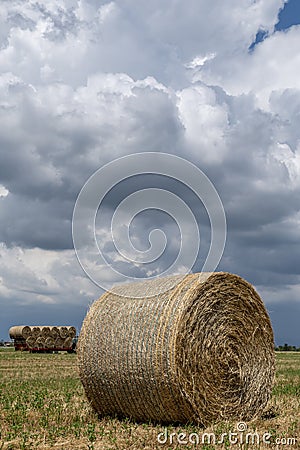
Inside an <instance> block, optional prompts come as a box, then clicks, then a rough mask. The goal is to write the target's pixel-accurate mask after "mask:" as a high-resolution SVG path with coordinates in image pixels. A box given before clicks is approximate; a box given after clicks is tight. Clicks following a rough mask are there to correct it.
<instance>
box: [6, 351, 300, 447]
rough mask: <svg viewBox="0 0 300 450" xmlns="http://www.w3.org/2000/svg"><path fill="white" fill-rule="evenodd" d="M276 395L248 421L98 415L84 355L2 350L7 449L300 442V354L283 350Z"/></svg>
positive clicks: (284, 444)
mask: <svg viewBox="0 0 300 450" xmlns="http://www.w3.org/2000/svg"><path fill="white" fill-rule="evenodd" d="M276 359H277V371H276V381H275V385H274V389H273V394H272V398H271V400H270V403H269V405H268V407H267V408H266V411H265V412H264V414H263V415H262V416H261V417H259V418H258V419H256V420H253V421H251V422H248V423H243V422H241V423H236V422H221V423H216V424H214V425H213V426H211V427H210V428H208V429H203V428H201V427H197V426H195V425H180V426H177V425H175V424H174V425H168V426H167V427H165V426H163V425H155V424H151V423H136V422H132V421H130V419H125V420H119V419H117V418H110V417H106V418H98V417H97V415H96V414H95V413H94V412H93V410H92V409H91V407H90V405H89V403H88V401H87V399H86V397H85V395H84V391H83V387H82V385H81V382H80V379H79V375H78V372H77V366H76V355H75V354H67V353H59V354H29V353H27V352H15V351H14V350H13V349H3V350H0V450H8V449H10V450H12V449H56V450H59V449H64V450H73V449H90V450H93V449H94V450H98V449H99V450H100V449H101V450H102V449H103V450H110V449H111V450H112V449H124V450H125V449H126V450H141V449H149V450H150V449H164V450H166V449H202V450H214V449H219V448H220V449H221V448H224V449H260V450H263V449H281V448H292V449H294V448H295V449H296V448H300V352H294V353H293V352H282V353H280V352H278V353H277V354H276Z"/></svg>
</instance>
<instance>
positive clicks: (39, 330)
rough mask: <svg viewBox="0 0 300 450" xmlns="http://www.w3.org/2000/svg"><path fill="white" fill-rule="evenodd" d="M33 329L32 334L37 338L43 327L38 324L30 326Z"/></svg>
mask: <svg viewBox="0 0 300 450" xmlns="http://www.w3.org/2000/svg"><path fill="white" fill-rule="evenodd" d="M30 329H31V336H33V337H34V338H37V337H38V336H40V334H41V328H40V327H38V326H34V327H30Z"/></svg>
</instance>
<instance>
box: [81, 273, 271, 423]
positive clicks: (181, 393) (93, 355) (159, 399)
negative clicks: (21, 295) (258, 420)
mask: <svg viewBox="0 0 300 450" xmlns="http://www.w3.org/2000/svg"><path fill="white" fill-rule="evenodd" d="M175 281H176V282H177V283H178V284H177V285H175V286H174V283H175ZM169 287H170V288H171V289H170V290H168V288H169ZM158 290H160V292H161V293H160V294H158V295H153V292H157V291H158ZM113 291H114V292H113V293H112V292H107V293H106V294H104V295H103V296H102V297H101V298H100V299H99V300H98V301H96V302H95V303H94V304H93V306H92V307H91V309H90V311H89V313H88V315H87V317H86V319H85V321H84V324H83V327H82V330H81V333H80V337H79V342H78V347H77V352H78V363H79V371H80V376H81V380H82V383H83V385H84V388H85V392H86V395H87V397H88V399H89V400H90V402H91V404H92V406H93V407H94V409H95V410H96V411H97V412H98V413H99V414H100V415H106V414H117V415H120V416H127V417H131V418H133V419H137V420H153V421H161V422H196V423H200V424H204V425H208V424H210V423H212V422H214V421H216V420H223V419H243V420H250V419H252V418H254V417H256V416H258V415H259V414H260V413H261V412H262V411H263V409H264V408H265V406H266V404H267V401H268V399H269V397H270V392H271V388H272V383H273V377H274V350H273V348H274V347H273V331H272V327H271V323H270V320H269V317H268V314H267V312H266V310H265V307H264V304H263V302H262V300H261V299H260V297H259V296H258V294H257V293H256V291H255V290H254V288H253V287H252V286H251V285H250V284H249V283H248V282H246V281H245V280H243V279H242V278H240V277H238V276H236V275H232V274H228V273H214V274H192V275H188V276H186V277H177V278H174V277H169V278H162V279H156V280H153V281H148V282H144V283H134V284H127V285H124V286H120V287H117V288H114V290H113Z"/></svg>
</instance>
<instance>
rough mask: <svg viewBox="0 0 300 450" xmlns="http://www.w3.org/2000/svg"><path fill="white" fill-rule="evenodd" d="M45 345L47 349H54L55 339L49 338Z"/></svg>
mask: <svg viewBox="0 0 300 450" xmlns="http://www.w3.org/2000/svg"><path fill="white" fill-rule="evenodd" d="M44 343H45V348H53V347H54V339H53V337H51V336H47V337H46V339H45V341H44Z"/></svg>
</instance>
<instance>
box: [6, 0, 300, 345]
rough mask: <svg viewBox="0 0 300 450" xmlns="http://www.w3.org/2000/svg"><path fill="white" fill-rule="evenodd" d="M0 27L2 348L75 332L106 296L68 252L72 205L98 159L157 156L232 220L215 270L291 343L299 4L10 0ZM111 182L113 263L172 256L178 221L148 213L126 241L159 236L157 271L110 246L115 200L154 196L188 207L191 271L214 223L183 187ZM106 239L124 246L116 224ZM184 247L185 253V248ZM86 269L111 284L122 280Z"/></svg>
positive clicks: (142, 244)
mask: <svg viewBox="0 0 300 450" xmlns="http://www.w3.org/2000/svg"><path fill="white" fill-rule="evenodd" d="M0 22H1V26H0V115H1V117H0V218H1V220H0V339H8V329H9V327H10V326H12V325H17V324H30V325H35V324H48V325H63V324H72V325H73V324H74V325H75V326H76V327H77V330H78V331H79V330H80V326H81V323H82V320H83V318H84V316H85V314H86V312H87V310H88V307H89V306H90V305H91V303H92V302H93V301H94V300H95V299H96V298H98V297H99V296H100V295H101V294H102V292H103V290H102V289H101V288H100V287H99V286H98V285H96V284H95V283H93V282H92V281H91V280H90V278H89V277H88V276H87V275H86V274H85V272H84V271H83V269H82V267H81V266H80V264H79V262H78V260H77V257H76V254H75V251H74V245H73V240H72V215H73V210H74V206H75V202H76V199H77V197H78V195H79V192H80V191H81V189H82V187H83V186H84V184H85V183H86V181H87V180H88V179H89V177H91V176H92V175H93V174H94V173H95V172H96V171H97V170H98V169H101V168H103V167H104V166H105V165H106V164H109V163H111V162H112V161H114V160H116V159H117V158H121V157H125V156H127V155H131V154H138V153H146V152H155V153H157V154H159V153H167V154H169V155H173V156H177V157H181V158H184V159H185V160H187V161H190V162H191V163H193V164H194V165H196V166H197V167H198V168H199V169H200V170H201V171H202V172H203V173H204V174H205V175H206V176H207V177H208V178H209V180H210V181H211V183H212V184H213V186H214V187H215V189H216V190H217V192H218V194H219V196H220V199H221V201H222V204H223V206H224V211H225V214H226V220H227V240H226V246H225V249H224V253H223V256H222V258H221V260H220V263H219V265H218V267H217V270H224V271H228V272H232V273H236V274H238V275H240V276H242V277H244V278H245V279H247V280H248V281H249V282H250V283H252V284H253V285H254V286H255V288H256V289H257V291H258V293H259V294H260V295H261V297H262V299H263V300H264V302H265V304H266V307H267V309H268V312H269V315H270V318H271V321H272V324H273V328H274V333H275V342H276V344H277V345H280V344H284V343H289V344H291V345H297V346H300V331H299V318H300V264H299V261H300V246H299V242H300V204H299V198H300V126H299V123H300V78H299V72H300V53H299V50H298V49H299V39H300V26H299V25H297V24H298V23H300V6H299V1H298V0H290V2H289V3H287V4H285V2H284V0H273V1H272V2H270V1H269V0H256V1H255V0H228V1H227V2H226V4H225V2H223V1H221V0H213V1H211V2H207V1H205V0H187V1H186V2H178V1H176V0H170V1H169V2H161V1H157V0H151V1H149V0H147V1H146V0H140V1H138V2H133V1H132V0H116V1H111V2H109V1H96V0H52V1H51V2H50V1H47V0H43V1H40V2H35V1H31V0H30V1H27V2H23V1H21V0H9V1H8V0H6V1H2V2H1V3H0ZM157 161H159V160H157ZM124 164H125V163H124ZM172 164H173V163H172ZM172 164H170V167H171V169H172V170H173V169H174V168H173V166H172ZM170 167H167V166H166V167H164V166H162V167H161V169H162V170H163V168H165V169H166V170H167V169H169V168H170ZM105 170H106V169H105ZM130 170H131V167H130V164H128V165H124V166H123V168H122V170H121V171H120V173H119V177H121V173H122V171H124V174H126V173H129V172H128V171H130ZM174 170H175V169H174ZM126 171H127V172H126ZM122 183H123V184H122ZM122 183H116V184H115V185H114V186H113V187H112V189H111V190H110V191H109V193H108V195H107V197H106V198H105V200H104V203H103V208H102V212H101V214H98V215H97V221H96V227H97V230H96V235H97V239H98V242H99V246H100V248H101V251H102V252H103V254H104V256H105V258H106V260H107V261H108V263H109V265H110V266H114V267H115V269H116V270H118V271H119V272H122V271H123V270H125V272H126V271H127V272H126V273H127V275H128V276H132V277H137V278H139V277H146V276H150V275H151V274H153V273H155V274H159V273H160V272H163V270H164V269H165V268H166V267H168V266H169V265H170V264H171V262H172V260H173V259H174V258H175V259H176V254H177V253H178V251H179V250H180V248H179V247H180V246H179V242H180V226H178V224H176V222H175V223H174V220H173V219H172V217H170V215H169V214H167V213H166V212H164V211H160V212H159V211H155V209H154V208H152V209H151V208H150V209H149V210H147V211H144V212H143V213H140V214H139V216H138V217H136V218H135V219H134V221H133V222H132V226H131V227H130V234H131V238H132V242H134V243H135V245H136V248H137V249H139V250H140V251H142V250H145V249H147V246H149V233H150V232H151V231H153V230H154V229H157V228H160V229H161V230H163V231H164V233H165V236H166V237H167V238H168V244H167V247H166V250H165V251H164V252H163V253H162V255H161V257H160V258H159V259H158V260H157V262H156V263H155V264H152V265H150V266H149V267H146V266H145V265H143V264H139V263H135V264H131V265H130V264H129V263H128V261H127V262H126V261H124V259H122V258H121V257H120V255H118V254H116V248H115V247H114V246H113V245H112V240H111V235H110V222H111V220H112V217H113V213H114V211H115V210H116V208H117V207H118V204H119V203H120V202H122V201H123V200H126V198H127V197H129V196H130V195H131V194H133V193H134V192H136V191H137V190H140V189H148V188H159V189H164V190H171V191H172V192H174V193H175V194H176V195H177V197H179V198H180V199H182V200H183V201H184V202H185V203H186V204H187V205H188V206H189V208H190V209H191V210H192V211H193V212H194V215H195V218H196V222H197V223H198V225H199V227H200V229H201V243H202V244H203V245H202V249H200V253H199V255H198V257H197V259H196V261H195V264H194V265H193V267H192V270H193V271H199V270H201V268H202V266H203V262H204V260H205V252H207V251H208V247H209V239H210V225H209V220H208V214H207V213H206V212H205V209H204V208H203V205H202V204H199V201H198V200H199V199H197V198H196V196H195V195H194V193H193V192H191V190H190V189H189V188H188V187H187V186H186V185H184V183H182V182H181V181H178V180H177V181H176V180H175V181H174V179H173V180H172V179H170V178H168V177H164V176H162V175H161V174H159V173H158V174H157V175H153V176H151V175H147V174H140V175H135V176H132V177H131V178H130V179H128V180H127V182H126V181H124V182H122ZM157 197H159V195H158V196H157ZM185 219H186V218H185V217H184V214H182V215H181V216H180V221H181V224H182V226H186V220H185ZM180 221H179V222H180ZM125 228H126V227H125ZM82 229H83V230H84V231H86V230H87V229H85V228H84V227H83V228H82ZM184 229H185V230H187V228H184ZM117 231H118V233H119V235H118V236H119V238H120V242H121V246H122V242H123V241H122V239H123V237H124V236H123V234H122V233H125V234H126V233H127V229H126V230H124V229H122V227H119V228H118V230H117ZM125 234H124V235H125ZM187 235H189V232H188V231H186V235H185V236H184V237H185V238H186V237H187ZM153 236H154V235H153ZM155 236H156V237H157V238H158V239H160V238H159V236H157V235H155ZM184 242H185V245H187V252H191V251H192V250H193V248H194V246H195V241H194V240H193V239H192V238H190V239H185V240H184ZM83 248H84V244H83ZM95 264H96V266H95V267H96V269H97V273H98V274H99V277H100V279H101V278H102V279H103V280H105V283H106V285H113V284H115V283H117V282H118V281H119V278H118V275H116V274H115V275H112V273H111V271H110V270H108V269H109V268H108V264H106V265H105V264H103V265H101V264H97V262H96V261H95ZM184 268H185V267H184V266H183V270H184Z"/></svg>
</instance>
